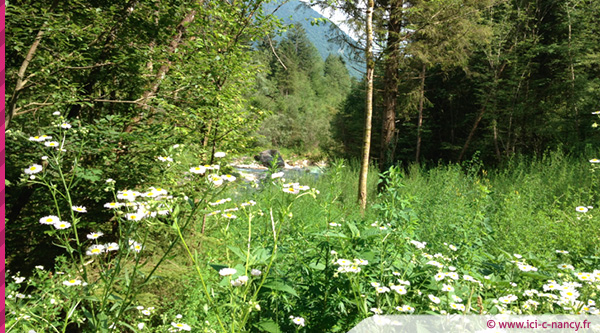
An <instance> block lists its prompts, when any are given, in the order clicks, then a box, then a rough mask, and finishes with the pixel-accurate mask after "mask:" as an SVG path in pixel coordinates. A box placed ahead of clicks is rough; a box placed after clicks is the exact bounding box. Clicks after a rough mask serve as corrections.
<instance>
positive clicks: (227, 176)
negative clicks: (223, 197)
mask: <svg viewBox="0 0 600 333" xmlns="http://www.w3.org/2000/svg"><path fill="white" fill-rule="evenodd" d="M222 178H223V179H224V180H226V181H228V182H232V181H235V180H236V179H237V178H235V176H232V175H229V174H227V175H224V176H223V177H222Z"/></svg>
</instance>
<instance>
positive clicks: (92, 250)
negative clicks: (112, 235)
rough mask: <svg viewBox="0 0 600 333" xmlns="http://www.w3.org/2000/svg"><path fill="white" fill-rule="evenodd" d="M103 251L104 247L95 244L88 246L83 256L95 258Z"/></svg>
mask: <svg viewBox="0 0 600 333" xmlns="http://www.w3.org/2000/svg"><path fill="white" fill-rule="evenodd" d="M105 250H106V248H105V247H104V245H99V244H95V245H92V246H90V247H89V248H88V249H87V251H86V252H85V254H86V255H88V256H97V255H99V254H102V253H103V252H104V251H105Z"/></svg>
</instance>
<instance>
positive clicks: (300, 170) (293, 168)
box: [229, 157, 327, 182]
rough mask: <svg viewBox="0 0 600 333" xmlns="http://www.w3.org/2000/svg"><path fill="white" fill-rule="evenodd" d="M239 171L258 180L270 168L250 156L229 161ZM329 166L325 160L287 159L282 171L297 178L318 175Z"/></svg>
mask: <svg viewBox="0 0 600 333" xmlns="http://www.w3.org/2000/svg"><path fill="white" fill-rule="evenodd" d="M229 165H230V166H231V167H233V168H234V169H235V170H236V171H237V172H239V173H240V176H241V178H243V179H244V180H246V181H249V182H257V181H259V180H260V179H263V178H265V177H267V174H268V172H267V171H268V170H269V169H268V168H267V167H265V166H263V165H261V164H259V163H257V162H254V161H251V160H250V158H246V157H245V158H241V159H236V160H234V161H232V162H231V163H229ZM326 166H327V163H326V162H325V161H320V162H316V163H314V162H310V161H308V160H297V161H285V166H284V167H283V169H281V171H280V172H283V174H284V177H288V178H295V177H299V176H301V175H303V174H313V175H315V176H318V175H319V174H321V173H323V170H324V169H325V167H326Z"/></svg>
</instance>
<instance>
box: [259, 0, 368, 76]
mask: <svg viewBox="0 0 600 333" xmlns="http://www.w3.org/2000/svg"><path fill="white" fill-rule="evenodd" d="M279 3H280V1H276V2H270V3H267V4H265V5H264V8H265V11H266V12H267V13H271V12H272V11H274V10H275V9H276V8H277V7H278V6H279ZM274 14H275V15H276V16H277V17H279V18H281V19H282V20H283V22H284V24H285V25H288V24H296V25H298V24H300V25H302V27H303V28H304V30H306V33H307V35H308V39H309V40H310V42H311V43H313V44H314V45H315V47H316V48H317V50H318V51H319V54H320V55H321V57H322V58H323V60H325V59H326V58H327V56H328V55H329V54H341V55H343V58H344V61H345V62H346V67H347V68H348V72H349V73H350V75H351V76H353V77H355V78H360V77H362V75H363V73H362V71H363V68H364V63H363V62H362V61H356V60H355V59H353V58H354V57H353V56H352V55H351V49H350V47H349V46H348V45H345V44H343V43H339V42H335V41H334V40H333V39H338V40H339V39H340V36H341V37H344V38H346V39H348V40H351V38H350V37H349V36H348V35H347V34H346V33H344V32H343V31H342V30H340V29H339V28H338V27H337V26H336V25H335V24H332V23H330V22H326V23H323V22H321V23H319V25H316V24H315V25H313V24H311V22H314V20H315V18H317V19H319V18H323V16H322V15H321V14H319V13H318V12H317V11H315V10H313V9H312V8H310V7H309V6H307V5H305V4H303V3H302V2H300V1H299V0H291V1H288V2H287V3H285V4H284V5H282V6H281V7H280V8H279V9H278V10H277V11H276V12H275V13H274ZM361 58H362V55H361Z"/></svg>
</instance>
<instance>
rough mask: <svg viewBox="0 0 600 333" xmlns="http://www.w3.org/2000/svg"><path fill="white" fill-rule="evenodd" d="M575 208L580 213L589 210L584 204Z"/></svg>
mask: <svg viewBox="0 0 600 333" xmlns="http://www.w3.org/2000/svg"><path fill="white" fill-rule="evenodd" d="M575 210H576V211H578V212H580V213H586V212H587V211H588V208H587V207H584V206H578V207H577V208H575Z"/></svg>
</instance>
